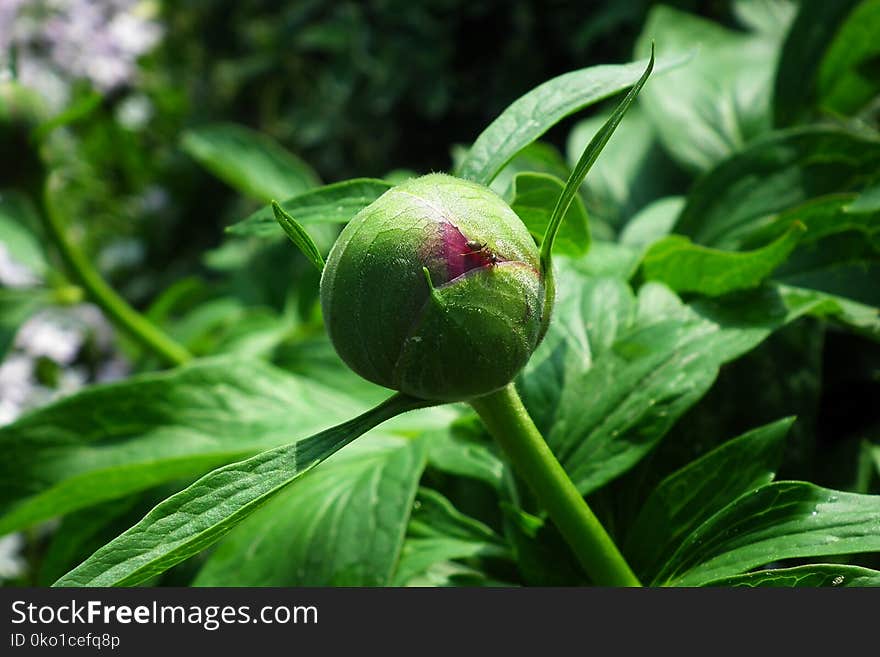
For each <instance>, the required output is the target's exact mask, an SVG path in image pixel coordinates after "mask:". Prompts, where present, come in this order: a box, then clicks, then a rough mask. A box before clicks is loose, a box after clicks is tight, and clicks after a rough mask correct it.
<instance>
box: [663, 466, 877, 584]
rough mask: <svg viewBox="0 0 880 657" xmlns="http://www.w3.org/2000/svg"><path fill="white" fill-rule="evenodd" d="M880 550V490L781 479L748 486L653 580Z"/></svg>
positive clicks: (709, 577)
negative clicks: (747, 490)
mask: <svg viewBox="0 0 880 657" xmlns="http://www.w3.org/2000/svg"><path fill="white" fill-rule="evenodd" d="M878 551H880V495H858V494H855V493H844V492H841V491H836V490H829V489H827V488H820V487H818V486H814V485H813V484H809V483H806V482H801V481H783V482H777V483H774V484H768V485H767V486H762V487H761V488H758V489H757V490H755V491H754V492H751V493H747V494H746V495H743V496H742V497H741V498H739V499H738V500H736V501H735V502H733V503H732V504H730V505H728V506H727V507H725V508H724V509H722V510H721V511H719V512H718V513H717V514H715V515H714V516H713V517H712V518H710V519H709V520H707V521H706V522H705V523H703V524H702V525H701V526H700V527H699V528H698V529H697V530H696V531H694V532H693V533H692V534H691V535H690V536H688V537H687V539H686V540H685V541H684V543H682V545H681V547H680V548H679V549H678V550H677V551H676V553H675V554H674V555H673V556H672V558H671V559H670V560H669V561H668V562H667V563H666V565H665V566H664V568H663V571H662V572H661V573H660V574H659V575H658V577H657V578H656V579H655V580H654V583H655V584H663V585H671V586H701V585H703V584H706V583H708V582H713V581H715V580H718V579H721V578H723V577H730V576H732V575H738V574H740V573H744V572H747V571H749V570H751V569H753V568H755V567H757V566H762V565H764V564H768V563H771V562H774V561H779V560H780V559H794V558H800V557H821V556H829V555H835V554H854V553H858V552H878Z"/></svg>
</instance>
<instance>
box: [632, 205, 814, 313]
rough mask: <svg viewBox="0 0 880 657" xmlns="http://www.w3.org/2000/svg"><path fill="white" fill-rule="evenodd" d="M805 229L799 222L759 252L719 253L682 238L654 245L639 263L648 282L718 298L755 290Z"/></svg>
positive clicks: (678, 236) (785, 255)
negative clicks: (730, 293)
mask: <svg viewBox="0 0 880 657" xmlns="http://www.w3.org/2000/svg"><path fill="white" fill-rule="evenodd" d="M805 230H806V227H805V226H804V225H803V224H802V223H800V222H793V223H791V224H790V226H789V228H788V230H787V231H786V232H785V233H784V234H783V235H781V236H780V237H778V238H777V239H775V240H774V241H773V242H771V243H770V244H767V245H766V246H764V247H761V248H760V249H755V250H754V251H747V252H736V251H721V250H719V249H710V248H708V247H705V246H699V245H697V244H694V243H693V242H691V241H690V240H689V239H688V238H687V237H682V236H681V235H670V236H669V237H666V238H664V239H662V240H660V241H659V242H655V243H654V244H653V245H651V248H649V249H648V252H647V253H646V254H645V256H644V259H643V260H642V271H643V273H644V276H645V278H646V279H647V280H654V281H661V282H662V283H665V284H666V285H668V286H669V287H670V288H672V289H673V290H675V291H676V292H698V293H700V294H706V295H709V296H720V295H722V294H727V293H728V292H733V291H735V290H746V289H749V288H754V287H757V286H758V285H760V284H761V282H762V281H763V280H764V279H766V278H767V277H768V276H769V275H770V274H771V273H772V272H773V270H774V269H776V268H777V267H778V266H779V265H780V264H782V263H783V262H785V259H786V258H788V256H789V255H790V254H791V252H792V251H793V250H794V248H795V247H796V246H797V244H798V242H799V241H800V239H801V235H802V233H803V232H804V231H805Z"/></svg>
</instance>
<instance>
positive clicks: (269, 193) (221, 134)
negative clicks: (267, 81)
mask: <svg viewBox="0 0 880 657" xmlns="http://www.w3.org/2000/svg"><path fill="white" fill-rule="evenodd" d="M181 146H182V148H183V150H185V151H186V152H187V153H189V155H191V156H192V157H193V158H195V159H196V160H197V161H198V162H199V163H200V164H201V165H202V166H204V167H205V168H206V169H208V170H209V171H211V173H213V174H214V175H215V176H217V177H218V178H220V179H221V180H223V181H224V182H226V183H228V184H229V185H231V186H232V187H234V188H235V189H237V190H238V191H239V192H241V193H242V194H245V195H247V196H250V197H252V198H254V199H256V200H259V201H263V202H268V201H271V200H272V199H273V198H290V197H291V196H293V195H294V194H301V193H302V192H305V191H306V190H308V189H309V188H311V187H314V186H315V185H317V184H319V181H318V176H317V174H315V172H314V171H313V170H312V168H311V167H310V166H309V165H308V164H306V163H305V162H303V161H302V160H300V159H299V158H298V157H296V156H295V155H293V154H292V153H290V152H288V151H287V150H285V149H284V147H283V146H281V145H280V144H278V143H277V142H276V141H275V140H273V139H272V138H271V137H269V136H267V135H264V134H261V133H259V132H255V131H253V130H251V129H250V128H246V127H244V126H241V125H236V124H233V123H212V124H208V125H203V126H199V127H198V128H192V129H190V130H187V131H186V132H185V133H183V136H182V138H181Z"/></svg>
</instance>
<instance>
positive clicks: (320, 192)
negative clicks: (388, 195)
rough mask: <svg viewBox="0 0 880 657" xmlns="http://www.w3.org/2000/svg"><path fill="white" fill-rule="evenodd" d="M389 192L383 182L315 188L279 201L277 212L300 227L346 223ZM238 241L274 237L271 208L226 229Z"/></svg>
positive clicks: (357, 181) (369, 180)
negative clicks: (279, 209) (242, 238)
mask: <svg viewBox="0 0 880 657" xmlns="http://www.w3.org/2000/svg"><path fill="white" fill-rule="evenodd" d="M389 189H391V185H390V184H389V183H387V182H385V181H384V180H377V179H373V178H355V179H353V180H346V181H344V182H338V183H333V184H331V185H324V186H323V187H318V188H317V189H313V190H310V191H307V192H304V193H302V194H299V195H298V196H294V197H293V198H289V199H287V200H286V201H283V202H282V203H280V204H279V205H281V209H282V210H284V211H285V212H287V213H289V214H292V215H295V216H296V217H297V218H298V220H299V221H300V222H301V223H303V224H310V223H341V224H344V223H347V222H348V221H349V220H350V219H351V218H352V217H354V216H355V215H356V214H357V213H358V212H360V211H361V210H362V209H363V208H365V207H367V206H368V205H369V204H370V203H372V202H373V201H375V200H376V199H377V198H379V197H380V196H382V194H384V193H385V192H387V191H388V190H389ZM226 232H227V233H230V234H232V235H238V236H241V237H245V236H251V235H252V236H255V237H276V236H277V235H278V223H277V222H276V221H275V213H274V211H273V210H272V206H271V205H267V206H266V207H263V208H260V209H259V210H257V211H256V212H254V213H253V214H252V215H250V216H249V217H247V218H245V219H242V220H241V221H240V222H238V223H237V224H233V225H231V226H229V227H227V228H226Z"/></svg>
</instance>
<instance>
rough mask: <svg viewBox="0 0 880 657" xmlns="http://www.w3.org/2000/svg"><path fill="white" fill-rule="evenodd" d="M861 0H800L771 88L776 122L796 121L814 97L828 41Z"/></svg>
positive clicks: (788, 122)
mask: <svg viewBox="0 0 880 657" xmlns="http://www.w3.org/2000/svg"><path fill="white" fill-rule="evenodd" d="M859 1H860V0H837V1H836V2H825V1H824V0H802V2H801V3H800V9H799V11H798V14H797V16H796V17H795V19H794V22H793V23H792V26H791V29H790V30H789V31H788V34H787V35H786V37H785V42H784V43H783V45H782V52H781V53H780V55H779V64H778V66H777V68H776V81H775V83H774V88H773V117H774V123H775V125H777V126H789V125H793V124H794V123H796V122H797V121H798V120H799V119H800V118H802V117H803V115H804V114H805V113H806V112H807V111H808V110H809V109H810V108H811V106H812V105H813V104H814V102H815V101H816V93H817V89H816V82H817V79H816V78H817V76H818V71H819V67H820V66H821V64H822V58H823V55H824V54H825V51H826V50H827V48H828V45H829V44H830V43H831V41H832V39H833V38H834V35H835V34H836V33H837V31H838V30H839V29H840V26H841V25H842V24H843V22H844V20H845V19H846V17H847V15H849V13H850V12H851V11H852V9H853V7H855V6H856V5H857V4H858V3H859Z"/></svg>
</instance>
